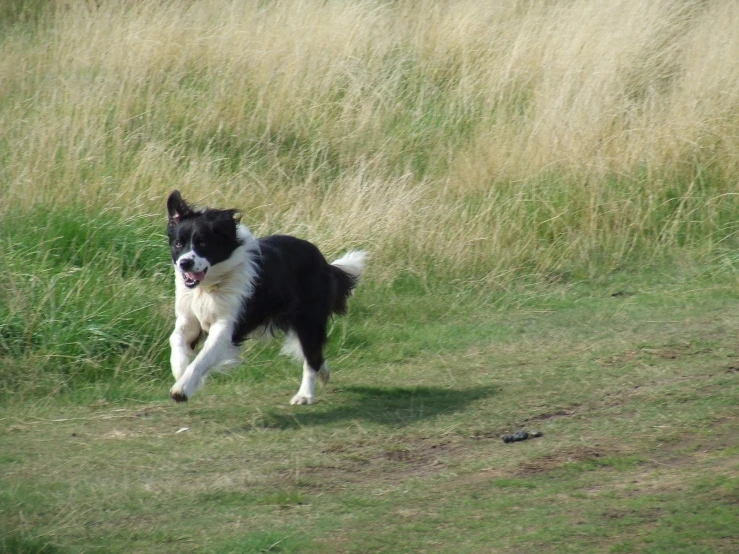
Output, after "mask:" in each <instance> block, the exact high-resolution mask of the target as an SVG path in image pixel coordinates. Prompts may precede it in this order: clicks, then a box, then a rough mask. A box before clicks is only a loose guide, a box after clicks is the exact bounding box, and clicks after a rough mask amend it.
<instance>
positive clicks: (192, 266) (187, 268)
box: [175, 250, 210, 281]
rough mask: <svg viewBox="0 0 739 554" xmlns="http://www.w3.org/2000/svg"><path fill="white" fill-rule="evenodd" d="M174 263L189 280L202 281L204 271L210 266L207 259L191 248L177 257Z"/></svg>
mask: <svg viewBox="0 0 739 554" xmlns="http://www.w3.org/2000/svg"><path fill="white" fill-rule="evenodd" d="M175 265H176V266H177V268H178V269H179V270H180V271H181V272H182V273H184V274H185V277H186V278H187V279H188V280H190V281H202V280H203V279H205V272H206V271H208V268H209V267H210V263H209V262H208V260H206V259H205V258H202V257H200V256H198V255H197V254H196V253H195V252H193V251H192V250H190V251H189V252H187V253H185V254H183V255H182V256H180V257H179V258H177V262H176V263H175Z"/></svg>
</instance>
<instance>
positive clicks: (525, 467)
mask: <svg viewBox="0 0 739 554" xmlns="http://www.w3.org/2000/svg"><path fill="white" fill-rule="evenodd" d="M618 453H619V452H618V450H615V449H612V448H603V447H599V446H594V447H589V446H578V447H575V448H571V449H567V450H563V451H561V452H553V453H551V454H546V455H544V456H542V457H540V458H536V459H534V460H528V461H525V462H523V463H522V464H521V465H520V466H519V467H518V470H517V471H516V473H517V474H518V475H532V474H536V473H544V472H547V471H552V470H554V469H557V468H560V467H563V466H565V465H566V464H571V463H578V462H579V463H582V462H592V461H598V460H601V459H603V458H605V457H607V456H613V455H614V454H618Z"/></svg>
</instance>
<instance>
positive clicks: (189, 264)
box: [180, 258, 195, 271]
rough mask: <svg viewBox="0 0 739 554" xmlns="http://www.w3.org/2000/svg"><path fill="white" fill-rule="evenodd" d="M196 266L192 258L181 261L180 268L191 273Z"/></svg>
mask: <svg viewBox="0 0 739 554" xmlns="http://www.w3.org/2000/svg"><path fill="white" fill-rule="evenodd" d="M194 265H195V262H194V261H193V260H192V258H185V259H184V260H180V268H182V271H190V270H191V269H192V266H194Z"/></svg>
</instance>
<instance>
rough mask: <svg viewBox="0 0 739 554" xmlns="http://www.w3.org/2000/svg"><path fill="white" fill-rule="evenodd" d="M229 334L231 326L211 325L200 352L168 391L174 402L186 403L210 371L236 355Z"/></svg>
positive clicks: (220, 322) (222, 323) (225, 324)
mask: <svg viewBox="0 0 739 554" xmlns="http://www.w3.org/2000/svg"><path fill="white" fill-rule="evenodd" d="M231 334H232V331H231V325H230V324H228V323H226V322H223V321H218V322H216V323H214V324H213V325H211V327H210V333H209V334H208V338H207V339H206V340H205V344H203V348H202V350H200V352H199V353H198V355H197V356H196V357H195V359H194V360H193V361H192V363H190V364H189V365H188V366H187V368H186V369H185V372H184V373H183V374H182V375H181V376H180V377H179V379H177V382H176V383H175V384H174V386H173V387H172V388H171V389H170V391H169V395H170V396H171V397H172V399H173V400H174V401H175V402H185V401H187V399H188V398H190V397H191V396H192V395H193V393H194V392H195V391H196V390H197V389H198V387H200V386H201V385H202V384H203V380H204V379H205V377H206V376H207V375H208V372H209V371H210V370H211V369H214V368H215V367H216V366H218V365H219V364H222V363H224V362H227V361H230V360H232V359H234V357H235V355H236V353H235V352H234V351H235V348H234V346H233V343H232V342H231Z"/></svg>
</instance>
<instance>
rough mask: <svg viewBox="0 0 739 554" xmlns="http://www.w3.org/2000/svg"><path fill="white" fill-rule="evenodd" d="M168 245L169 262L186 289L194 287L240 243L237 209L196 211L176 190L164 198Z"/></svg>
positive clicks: (228, 256) (226, 258)
mask: <svg viewBox="0 0 739 554" xmlns="http://www.w3.org/2000/svg"><path fill="white" fill-rule="evenodd" d="M167 211H168V212H169V228H168V235H169V247H170V249H171V251H172V262H173V263H174V265H175V269H177V270H178V271H179V272H180V273H181V274H182V278H183V279H184V281H185V286H186V287H187V288H190V289H192V288H195V287H197V286H198V285H199V284H200V283H201V282H203V281H204V280H205V279H206V278H207V277H206V276H207V274H208V272H209V271H211V273H212V272H213V269H214V267H215V266H217V265H218V264H219V263H222V262H224V261H226V260H228V259H229V258H230V257H231V254H233V252H234V250H236V249H237V248H238V247H239V246H240V245H241V243H240V241H239V239H238V237H237V234H236V229H237V225H238V223H239V217H238V215H237V212H236V210H214V209H210V208H206V209H203V210H198V209H195V208H193V207H192V206H190V205H189V204H188V203H187V202H185V201H184V200H183V199H182V195H181V194H180V192H179V191H178V190H175V191H173V192H172V194H170V195H169V199H168V200H167Z"/></svg>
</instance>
